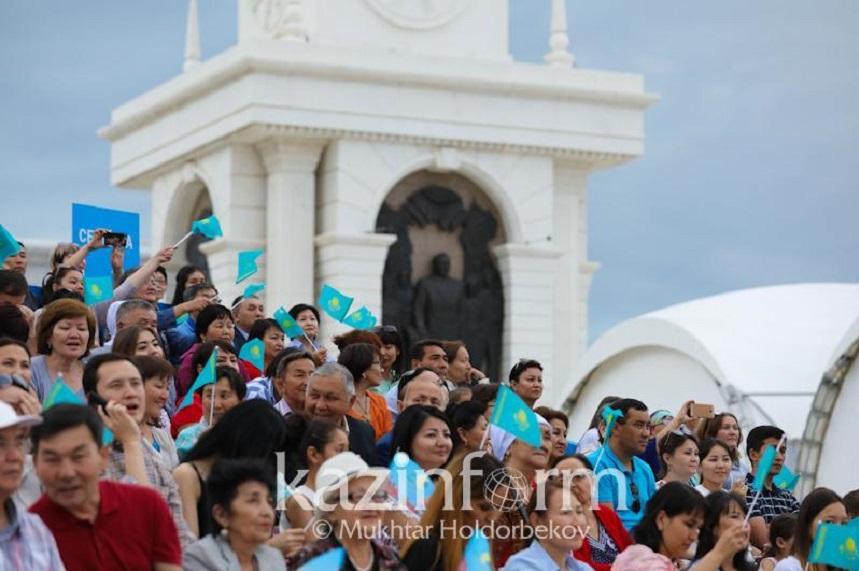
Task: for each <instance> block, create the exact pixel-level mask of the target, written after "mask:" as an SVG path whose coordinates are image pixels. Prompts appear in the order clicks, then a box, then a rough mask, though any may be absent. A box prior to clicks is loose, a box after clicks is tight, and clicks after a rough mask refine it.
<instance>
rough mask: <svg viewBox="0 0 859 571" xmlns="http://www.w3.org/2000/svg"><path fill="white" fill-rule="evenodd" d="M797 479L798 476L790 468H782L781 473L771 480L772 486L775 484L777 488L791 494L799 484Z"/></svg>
mask: <svg viewBox="0 0 859 571" xmlns="http://www.w3.org/2000/svg"><path fill="white" fill-rule="evenodd" d="M799 477H800V476H799V474H794V473H793V472H792V471H791V470H790V468H788V467H787V466H783V467H782V469H781V471H780V472H779V473H778V474H776V476H775V478H773V484H775V486H776V487H777V488H781V489H782V490H787V491H788V492H792V491H793V489H794V488H795V487H796V485H797V484H798V483H799Z"/></svg>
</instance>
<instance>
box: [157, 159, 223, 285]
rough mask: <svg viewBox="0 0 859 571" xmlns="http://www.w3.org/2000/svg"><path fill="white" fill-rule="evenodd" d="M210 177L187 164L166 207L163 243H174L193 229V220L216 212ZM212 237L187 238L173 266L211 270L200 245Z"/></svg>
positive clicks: (176, 267)
mask: <svg viewBox="0 0 859 571" xmlns="http://www.w3.org/2000/svg"><path fill="white" fill-rule="evenodd" d="M207 179H208V177H206V175H205V174H204V173H203V172H202V171H201V170H200V169H199V168H198V167H196V166H195V165H190V164H189V165H185V168H184V169H183V172H182V177H181V179H180V180H179V181H178V182H177V183H176V184H175V185H174V187H173V189H172V191H171V193H170V196H171V199H170V204H169V206H168V208H167V216H166V218H167V222H166V224H165V227H164V244H175V243H176V242H178V241H179V240H181V239H182V237H183V236H184V235H185V233H186V232H187V231H188V230H189V229H190V228H191V224H192V223H193V221H194V220H197V219H199V218H204V217H206V216H210V215H211V214H212V213H214V212H215V210H216V209H215V205H214V201H213V193H212V192H211V190H210V189H211V187H210V185H209V184H208V182H207ZM207 241H209V238H206V237H205V236H201V235H199V234H194V235H192V236H191V237H190V238H188V240H186V241H185V242H184V243H183V244H182V246H180V247H179V250H178V251H177V252H176V254H175V255H174V257H173V261H172V262H171V264H170V265H171V266H172V267H173V269H178V268H180V267H182V266H185V265H189V264H190V265H195V266H199V267H201V268H203V270H205V272H206V275H211V274H210V273H209V263H208V259H207V257H206V255H205V254H203V253H202V252H201V251H200V244H202V243H203V242H207Z"/></svg>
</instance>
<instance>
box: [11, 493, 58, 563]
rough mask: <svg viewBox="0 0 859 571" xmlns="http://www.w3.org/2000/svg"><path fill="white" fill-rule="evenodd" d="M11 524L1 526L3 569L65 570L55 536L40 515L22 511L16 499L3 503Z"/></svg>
mask: <svg viewBox="0 0 859 571" xmlns="http://www.w3.org/2000/svg"><path fill="white" fill-rule="evenodd" d="M3 507H4V509H5V510H6V517H7V518H8V519H9V525H8V526H6V527H5V528H3V529H0V570H3V571H5V570H6V569H26V570H27V571H40V570H42V569H45V570H46V571H47V570H50V571H54V570H58V569H59V570H63V571H64V570H65V566H64V565H63V562H62V560H60V552H59V550H58V549H57V542H56V541H54V536H53V535H52V534H51V532H50V531H49V530H48V528H47V527H45V524H44V523H42V518H40V517H39V516H37V515H36V514H31V513H27V512H25V511H21V512H19V511H18V509H17V508H16V507H15V503H14V502H13V501H12V500H6V503H5V504H4V505H3Z"/></svg>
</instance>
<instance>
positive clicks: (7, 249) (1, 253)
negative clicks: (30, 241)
mask: <svg viewBox="0 0 859 571" xmlns="http://www.w3.org/2000/svg"><path fill="white" fill-rule="evenodd" d="M20 251H21V246H19V245H18V241H17V240H16V239H15V237H14V236H12V234H11V233H10V232H9V231H8V230H6V229H5V228H4V227H3V225H2V224H0V262H2V261H3V260H5V259H6V258H8V257H9V256H14V255H15V254H17V253H18V252H20Z"/></svg>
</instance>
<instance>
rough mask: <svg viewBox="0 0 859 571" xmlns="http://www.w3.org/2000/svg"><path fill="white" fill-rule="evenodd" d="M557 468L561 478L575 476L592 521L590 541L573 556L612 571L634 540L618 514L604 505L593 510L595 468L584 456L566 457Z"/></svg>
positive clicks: (598, 569) (577, 491) (576, 488)
mask: <svg viewBox="0 0 859 571" xmlns="http://www.w3.org/2000/svg"><path fill="white" fill-rule="evenodd" d="M555 468H557V470H558V471H559V472H560V473H561V474H563V473H564V472H572V478H571V481H572V486H573V495H575V496H576V498H577V499H578V500H579V501H580V502H581V503H582V507H583V508H584V509H585V515H586V516H587V520H588V526H587V537H586V538H585V539H586V541H583V542H582V546H581V547H580V548H578V549H577V550H576V551H574V552H573V557H575V558H576V559H578V560H579V561H583V562H585V563H587V564H588V565H590V566H591V567H593V568H594V571H609V570H610V569H611V564H612V563H614V560H615V559H616V558H617V556H618V555H619V554H620V553H621V552H622V551H623V550H624V549H626V548H627V547H628V546H629V545H631V544H632V543H633V542H632V538H631V537H630V536H629V533H628V532H627V531H626V529H624V527H623V524H622V523H621V522H620V518H619V517H618V516H617V512H615V511H614V510H613V509H611V508H608V507H606V506H604V505H600V506H598V507H597V509H594V508H593V506H592V499H593V492H592V490H593V480H592V478H593V466H591V463H590V462H589V461H588V459H587V458H586V457H585V456H584V455H582V454H573V455H572V456H565V457H563V458H561V459H560V460H559V461H558V463H557V464H555Z"/></svg>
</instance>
